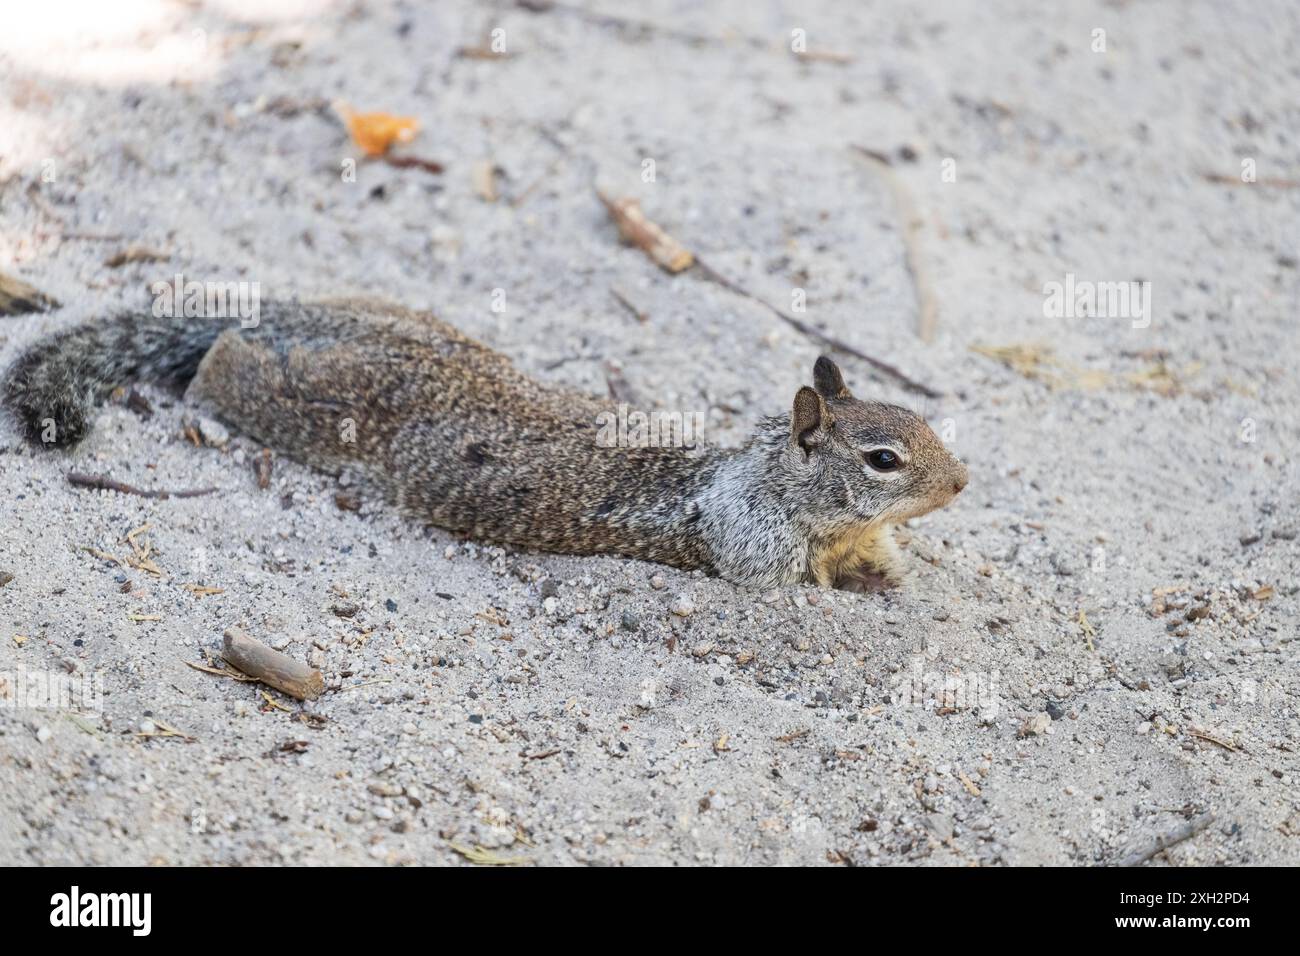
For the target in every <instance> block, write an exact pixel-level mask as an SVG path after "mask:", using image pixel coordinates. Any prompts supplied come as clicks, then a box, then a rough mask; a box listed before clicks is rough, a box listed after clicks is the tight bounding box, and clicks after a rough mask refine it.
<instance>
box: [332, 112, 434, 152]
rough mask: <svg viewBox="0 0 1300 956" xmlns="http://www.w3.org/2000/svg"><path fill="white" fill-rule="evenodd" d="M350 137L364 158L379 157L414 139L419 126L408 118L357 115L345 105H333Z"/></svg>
mask: <svg viewBox="0 0 1300 956" xmlns="http://www.w3.org/2000/svg"><path fill="white" fill-rule="evenodd" d="M334 111H335V112H336V113H338V115H339V117H340V118H341V119H342V120H343V122H344V124H345V125H346V126H347V128H348V133H349V134H350V135H351V136H352V141H353V142H354V143H356V144H357V145H358V146H359V147H361V150H362V152H364V153H365V154H366V155H367V156H383V155H384V154H385V153H387V152H388V150H389V149H390V148H391V147H392V145H393V144H394V143H409V142H410V141H411V140H413V139H415V134H416V131H417V130H419V128H420V123H419V121H418V120H416V119H415V118H414V117H411V116H394V115H393V114H392V113H357V112H355V111H354V110H353V109H352V107H350V106H348V105H347V104H346V103H343V102H338V103H335V104H334Z"/></svg>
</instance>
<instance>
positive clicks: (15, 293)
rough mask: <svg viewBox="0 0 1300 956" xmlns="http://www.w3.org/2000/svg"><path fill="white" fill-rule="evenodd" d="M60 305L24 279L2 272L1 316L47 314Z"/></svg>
mask: <svg viewBox="0 0 1300 956" xmlns="http://www.w3.org/2000/svg"><path fill="white" fill-rule="evenodd" d="M58 306H59V303H57V302H55V301H54V300H53V299H51V298H50V297H49V296H47V295H45V294H44V293H42V292H41V291H40V290H39V289H37V288H36V287H35V286H33V285H29V284H28V283H26V282H24V281H23V280H22V279H18V278H15V277H14V276H11V275H6V274H5V273H3V272H0V315H22V314H23V313H26V312H47V311H49V310H50V309H56V308H58Z"/></svg>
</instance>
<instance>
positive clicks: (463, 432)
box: [0, 299, 967, 591]
mask: <svg viewBox="0 0 1300 956" xmlns="http://www.w3.org/2000/svg"><path fill="white" fill-rule="evenodd" d="M812 379H813V387H811V388H810V387H808V386H806V385H805V386H803V387H802V388H800V389H799V390H798V392H797V393H796V394H795V396H794V401H793V404H792V406H791V410H790V412H789V413H788V414H784V415H778V416H775V417H770V418H766V419H764V420H763V421H761V422H760V423H759V424H758V425H757V427H756V429H755V430H754V432H753V434H752V435H751V436H750V438H749V439H748V441H746V442H745V444H744V445H743V446H742V447H740V448H734V449H733V448H717V447H712V446H707V445H701V446H699V447H696V448H694V449H691V448H676V447H672V448H669V447H601V443H600V442H598V440H597V437H598V429H599V426H598V421H599V420H600V419H601V416H602V415H606V416H607V415H608V414H609V413H610V412H611V411H612V410H613V407H614V406H613V404H612V403H611V402H609V401H605V400H602V399H598V398H596V397H594V396H591V395H588V394H586V393H583V392H580V391H577V390H574V389H571V388H567V387H562V386H558V385H553V384H545V383H542V382H538V381H536V380H534V379H532V378H530V377H528V376H527V375H525V374H523V373H522V372H520V371H518V370H517V369H516V368H515V367H514V365H513V364H512V363H511V361H510V359H508V358H507V357H505V356H504V355H502V354H500V353H498V352H496V351H493V350H492V349H490V348H488V347H487V346H485V345H483V344H481V343H479V342H477V341H475V340H473V339H471V338H469V337H467V336H465V335H463V334H462V333H460V332H459V331H457V330H456V329H455V328H453V327H452V326H450V325H448V324H446V323H445V322H442V321H441V320H439V319H437V318H436V317H434V316H433V315H432V314H428V313H421V312H415V311H412V310H409V309H406V308H402V307H400V306H396V305H392V304H389V303H377V302H374V301H370V300H359V299H344V300H326V301H321V302H314V303H305V302H298V301H283V302H270V303H263V304H262V306H261V316H260V321H259V323H258V324H257V325H256V326H255V327H253V328H245V329H237V328H234V327H231V326H230V325H228V324H225V323H222V322H219V321H215V320H211V319H193V318H190V319H181V318H166V317H162V318H160V317H155V316H152V315H143V316H141V315H137V314H131V313H128V314H122V315H118V316H116V317H113V318H108V319H104V320H98V321H92V322H90V323H87V324H83V325H80V326H76V327H73V328H71V329H69V330H67V331H64V332H62V333H60V334H56V335H54V336H53V337H50V338H48V339H46V340H45V341H42V342H38V343H37V344H36V345H34V346H32V347H31V348H29V349H27V350H26V351H25V352H24V353H23V354H21V355H20V357H19V358H18V359H17V360H16V361H15V363H14V364H13V365H12V366H11V368H10V369H9V371H8V372H7V374H6V375H5V379H4V382H3V385H2V386H0V400H2V401H3V403H4V404H5V405H6V406H7V408H8V409H9V410H10V411H11V413H12V414H13V415H14V417H15V418H16V419H17V421H18V423H19V427H20V429H21V430H22V432H23V434H24V436H25V437H26V438H27V439H29V440H30V441H32V442H40V443H42V444H45V445H47V446H63V447H69V446H72V445H74V444H76V443H77V442H78V441H79V440H80V439H81V438H82V437H83V436H84V435H85V434H86V432H87V430H88V428H89V424H90V417H91V415H92V411H93V408H94V406H95V404H96V403H98V402H101V401H103V400H104V399H105V398H107V397H108V396H109V395H110V394H111V392H112V391H113V390H114V389H116V388H118V387H119V386H121V385H124V384H126V383H127V382H129V381H132V380H149V381H153V382H157V383H159V384H171V385H175V386H182V385H185V384H186V383H188V388H189V391H188V393H187V394H188V397H191V398H195V399H197V400H198V401H199V402H200V403H202V404H204V405H206V406H207V407H209V408H211V409H212V410H213V412H214V413H215V414H216V416H217V417H218V418H221V419H224V420H225V421H226V422H227V423H229V424H230V425H232V426H233V427H235V428H237V429H239V430H242V431H243V432H245V433H247V434H249V435H251V436H252V437H253V438H255V439H257V440H258V441H260V442H262V443H263V444H265V445H267V446H269V447H271V448H273V449H275V450H277V451H278V452H280V453H282V454H285V455H287V456H289V457H291V458H293V459H296V460H298V461H300V462H303V463H304V464H307V465H310V466H312V467H314V468H316V469H318V470H321V471H324V472H326V473H329V474H333V475H336V476H339V475H343V474H344V473H346V474H347V475H348V476H349V477H351V478H353V479H354V480H355V481H357V483H358V484H360V485H361V486H362V487H364V488H368V489H369V490H371V491H374V492H378V493H379V494H380V495H381V496H382V497H383V498H384V499H386V500H388V501H389V502H391V503H392V504H394V505H396V507H397V508H399V509H400V510H401V511H402V512H403V513H405V514H406V515H408V516H411V517H414V518H417V519H420V520H423V521H425V522H427V523H430V524H434V525H438V526H440V527H442V528H446V529H449V530H451V531H456V532H461V533H464V534H466V535H468V536H471V537H474V538H478V539H482V540H487V541H492V542H496V543H500V544H508V545H514V546H520V547H525V548H532V549H536V550H542V551H551V552H562V553H569V554H610V555H622V556H625V557H630V558H639V559H642V560H646V561H654V562H659V563H662V564H666V565H671V566H674V567H677V568H682V569H685V570H695V569H701V570H703V571H705V572H706V573H709V574H711V575H718V576H721V577H723V578H726V579H728V580H730V581H732V582H735V583H737V584H741V585H746V586H751V587H756V588H771V587H776V586H779V585H784V584H795V583H811V584H816V585H819V586H822V587H838V588H843V589H846V590H855V591H862V590H868V589H875V588H876V587H884V586H895V585H898V584H900V583H902V580H903V578H904V566H903V563H902V561H901V558H900V555H899V551H898V546H897V544H896V543H895V541H894V538H893V533H892V529H893V526H894V525H896V524H898V523H899V522H902V521H905V520H907V519H908V518H912V517H915V516H918V515H923V514H925V513H927V512H929V511H932V510H934V509H936V508H941V507H943V506H944V505H946V504H948V503H949V502H950V501H952V499H953V498H954V497H955V496H956V495H957V494H958V493H959V492H960V491H961V490H962V488H964V487H965V485H966V480H967V471H966V467H965V465H963V464H962V463H961V462H960V461H958V460H957V459H956V458H955V457H954V456H953V455H952V454H951V453H950V452H949V451H948V450H947V449H946V448H945V447H944V445H943V443H942V442H941V441H940V440H939V438H938V436H936V435H935V434H934V432H933V431H931V429H930V428H929V426H928V425H927V424H926V423H925V421H924V420H923V419H921V418H920V417H919V416H917V415H915V414H914V413H912V412H910V411H908V410H907V409H904V408H901V407H899V406H896V405H889V404H885V403H883V402H875V401H863V400H860V399H858V398H855V397H854V396H853V395H852V393H850V391H849V389H848V387H847V386H846V385H845V384H844V379H843V377H842V375H841V373H840V370H839V368H838V367H837V366H836V365H835V363H834V362H832V361H831V360H830V359H829V358H827V357H825V356H823V357H821V358H819V359H817V362H816V364H815V365H814V367H813V376H812ZM51 426H53V427H52V428H51Z"/></svg>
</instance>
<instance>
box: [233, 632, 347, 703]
mask: <svg viewBox="0 0 1300 956" xmlns="http://www.w3.org/2000/svg"><path fill="white" fill-rule="evenodd" d="M221 656H222V657H224V658H225V659H226V662H227V663H228V664H230V666H231V667H234V668H235V669H236V670H238V671H240V672H241V673H244V674H247V675H248V676H249V677H256V678H257V679H258V680H260V681H261V682H262V683H263V684H267V685H269V686H271V687H274V688H275V689H276V690H279V691H284V693H286V694H288V695H289V696H290V697H295V698H297V699H298V700H315V699H316V698H317V697H319V696H320V695H321V694H322V693H324V691H325V678H324V677H323V676H322V675H321V672H320V671H318V670H316V668H314V667H308V666H307V665H306V664H303V663H300V662H298V661H295V660H294V659H293V658H292V657H290V656H289V655H288V654H281V653H280V652H279V651H277V650H274V649H272V648H270V647H267V646H266V645H265V644H263V643H262V642H261V641H258V640H254V639H253V638H251V637H249V636H248V634H246V633H245V632H244V631H242V630H241V629H240V628H237V627H232V628H230V630H228V631H226V633H225V640H224V641H223V643H222V645H221Z"/></svg>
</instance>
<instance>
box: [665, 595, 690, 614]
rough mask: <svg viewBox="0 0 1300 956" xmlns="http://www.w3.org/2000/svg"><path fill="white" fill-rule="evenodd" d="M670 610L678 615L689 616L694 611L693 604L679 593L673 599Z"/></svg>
mask: <svg viewBox="0 0 1300 956" xmlns="http://www.w3.org/2000/svg"><path fill="white" fill-rule="evenodd" d="M670 610H671V611H672V612H673V613H674V614H676V615H677V616H678V617H690V616H691V615H692V614H694V613H695V604H694V603H693V602H692V601H691V599H690V598H689V597H687V596H686V595H685V594H679V595H677V597H676V598H674V599H673V603H672V607H671V608H670Z"/></svg>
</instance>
